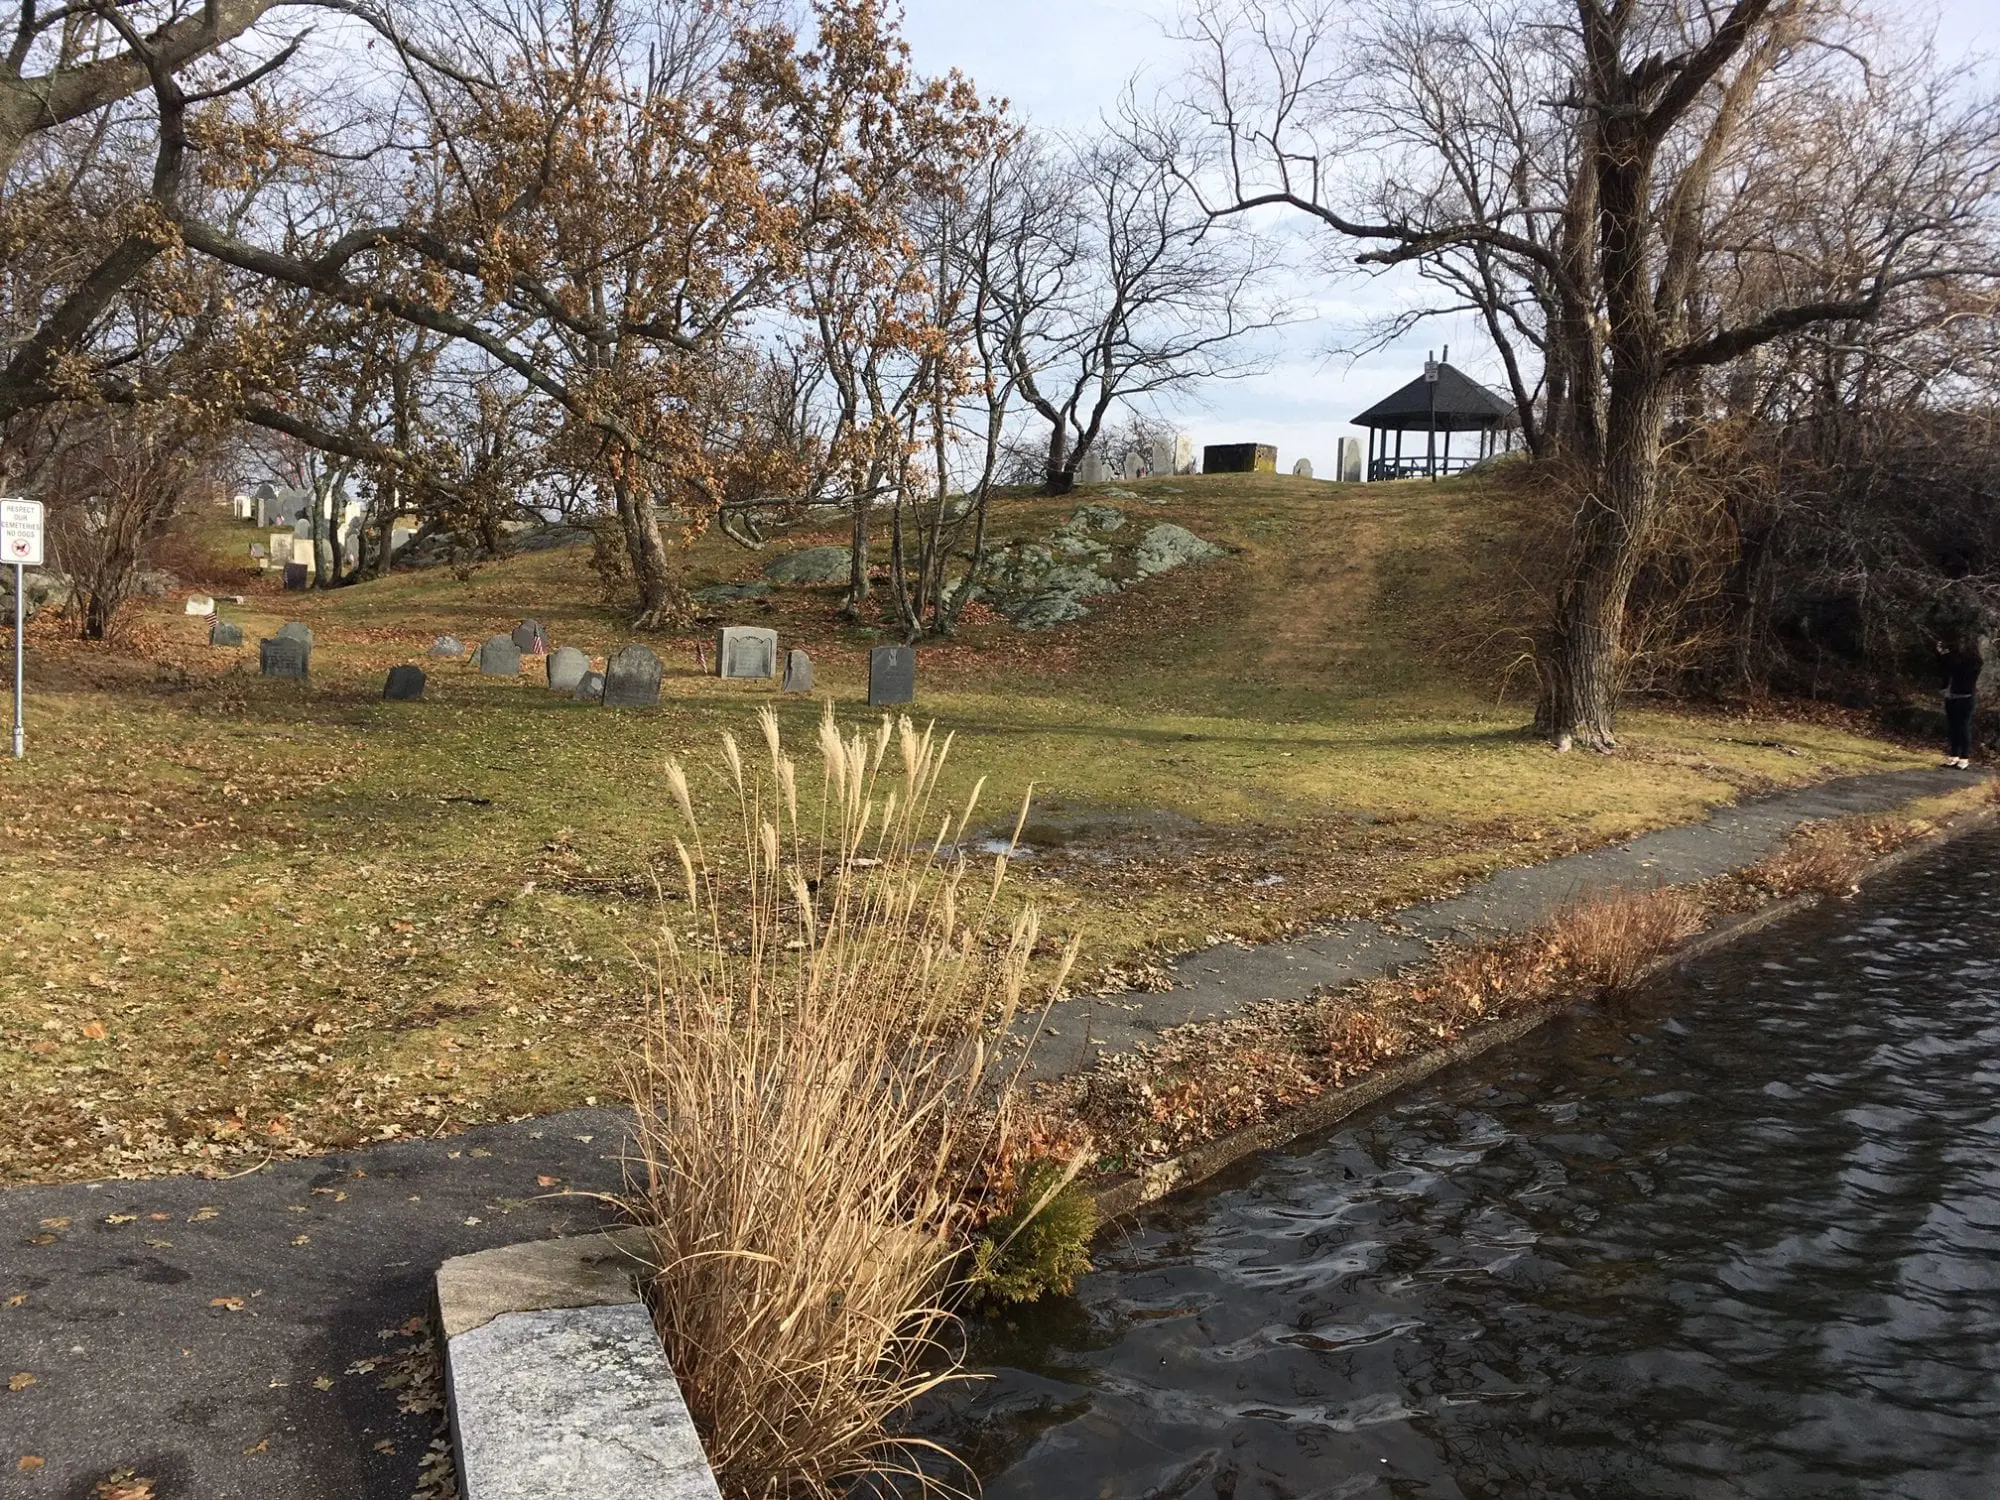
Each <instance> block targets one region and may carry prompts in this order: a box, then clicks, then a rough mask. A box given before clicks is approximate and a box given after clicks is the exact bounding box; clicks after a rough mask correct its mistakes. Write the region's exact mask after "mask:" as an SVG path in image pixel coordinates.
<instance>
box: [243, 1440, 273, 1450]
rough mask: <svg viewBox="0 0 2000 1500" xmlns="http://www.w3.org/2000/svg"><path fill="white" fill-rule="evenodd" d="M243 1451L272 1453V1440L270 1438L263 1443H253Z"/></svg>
mask: <svg viewBox="0 0 2000 1500" xmlns="http://www.w3.org/2000/svg"><path fill="white" fill-rule="evenodd" d="M243 1451H244V1452H245V1453H269V1452H270V1451H271V1440H270V1439H269V1438H265V1439H263V1440H262V1441H261V1442H256V1443H252V1444H251V1445H250V1446H249V1447H248V1448H245V1449H244V1450H243Z"/></svg>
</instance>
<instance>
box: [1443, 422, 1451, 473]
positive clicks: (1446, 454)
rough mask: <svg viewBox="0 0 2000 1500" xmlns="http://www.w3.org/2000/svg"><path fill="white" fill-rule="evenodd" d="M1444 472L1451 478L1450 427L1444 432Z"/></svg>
mask: <svg viewBox="0 0 2000 1500" xmlns="http://www.w3.org/2000/svg"><path fill="white" fill-rule="evenodd" d="M1444 472H1445V476H1446V477H1447V478H1449V477H1450V476H1451V429H1450V428H1449V427H1447V428H1445V430H1444Z"/></svg>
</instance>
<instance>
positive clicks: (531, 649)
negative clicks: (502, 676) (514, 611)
mask: <svg viewBox="0 0 2000 1500" xmlns="http://www.w3.org/2000/svg"><path fill="white" fill-rule="evenodd" d="M513 641H514V644H515V645H517V646H519V647H520V648H521V650H522V651H523V652H525V653H527V654H528V655H530V656H542V655H544V654H546V653H547V651H548V649H549V637H548V632H547V631H545V630H543V629H542V622H541V621H540V620H523V621H522V622H521V623H520V624H518V625H516V626H515V627H514V633H513Z"/></svg>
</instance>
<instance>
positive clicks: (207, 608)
mask: <svg viewBox="0 0 2000 1500" xmlns="http://www.w3.org/2000/svg"><path fill="white" fill-rule="evenodd" d="M187 612H188V613H189V614H191V615H212V614H214V613H215V601H214V600H213V599H211V598H210V597H209V596H208V595H207V594H189V595H188V601H187Z"/></svg>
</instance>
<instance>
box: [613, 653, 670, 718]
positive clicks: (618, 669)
mask: <svg viewBox="0 0 2000 1500" xmlns="http://www.w3.org/2000/svg"><path fill="white" fill-rule="evenodd" d="M661 671H662V667H661V665H660V659H659V657H657V656H655V655H653V653H652V652H651V651H649V650H647V649H646V648H645V647H644V646H624V647H621V648H619V651H618V653H617V655H615V656H613V657H612V658H611V660H610V661H608V662H606V663H605V666H604V706H605V707H606V708H650V707H651V706H652V705H653V704H655V703H658V702H659V701H660V673H661Z"/></svg>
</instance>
